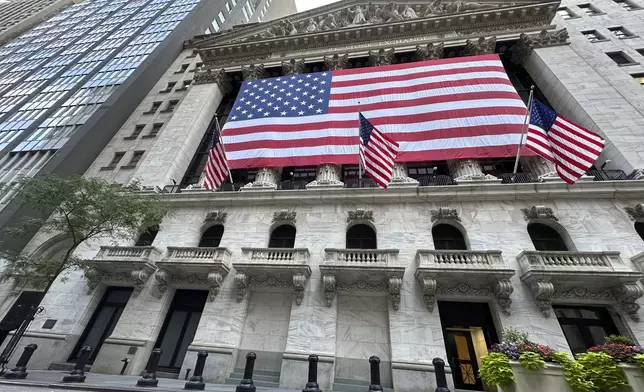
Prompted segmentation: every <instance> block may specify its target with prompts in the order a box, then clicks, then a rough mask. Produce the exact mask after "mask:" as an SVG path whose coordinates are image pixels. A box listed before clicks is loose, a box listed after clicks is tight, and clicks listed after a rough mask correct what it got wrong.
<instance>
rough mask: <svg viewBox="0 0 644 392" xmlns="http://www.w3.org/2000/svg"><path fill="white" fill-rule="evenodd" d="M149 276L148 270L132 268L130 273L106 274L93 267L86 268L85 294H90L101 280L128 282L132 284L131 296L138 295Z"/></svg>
mask: <svg viewBox="0 0 644 392" xmlns="http://www.w3.org/2000/svg"><path fill="white" fill-rule="evenodd" d="M149 278H150V272H149V271H147V270H134V271H132V272H130V273H126V272H119V273H115V274H108V273H106V272H103V271H99V270H97V269H95V268H88V269H87V270H86V271H85V279H87V288H88V290H87V294H90V293H91V292H92V291H94V289H95V288H96V287H97V286H98V285H99V283H101V282H110V283H111V282H118V283H128V284H132V285H133V286H134V291H133V292H132V295H133V296H135V297H136V296H138V295H139V294H141V292H142V291H143V288H144V287H145V283H146V282H147V281H148V279H149Z"/></svg>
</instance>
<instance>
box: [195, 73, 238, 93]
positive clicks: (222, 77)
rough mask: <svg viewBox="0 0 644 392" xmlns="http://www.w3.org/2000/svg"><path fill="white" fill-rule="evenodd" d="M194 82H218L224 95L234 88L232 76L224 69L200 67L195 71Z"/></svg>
mask: <svg viewBox="0 0 644 392" xmlns="http://www.w3.org/2000/svg"><path fill="white" fill-rule="evenodd" d="M194 82H195V84H208V83H217V84H218V85H219V89H220V90H221V93H222V94H224V95H226V94H227V93H229V92H230V91H231V90H232V83H231V81H230V78H229V77H228V75H227V74H226V71H225V70H223V69H220V70H219V71H213V70H212V69H211V68H208V69H205V70H204V69H200V70H198V71H197V72H196V73H195V76H194Z"/></svg>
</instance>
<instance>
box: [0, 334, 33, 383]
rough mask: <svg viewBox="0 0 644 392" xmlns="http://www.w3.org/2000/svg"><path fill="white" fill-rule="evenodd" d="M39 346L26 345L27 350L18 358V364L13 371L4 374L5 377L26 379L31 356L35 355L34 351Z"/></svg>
mask: <svg viewBox="0 0 644 392" xmlns="http://www.w3.org/2000/svg"><path fill="white" fill-rule="evenodd" d="M37 348H38V346H37V345H35V344H33V343H32V344H28V345H27V347H25V350H24V351H23V352H22V355H21V356H20V358H19V359H18V362H17V363H16V366H15V367H14V368H13V369H11V371H10V372H9V373H7V374H5V375H4V378H11V379H20V380H22V379H25V378H27V363H28V362H29V360H30V359H31V356H32V355H34V351H36V349H37Z"/></svg>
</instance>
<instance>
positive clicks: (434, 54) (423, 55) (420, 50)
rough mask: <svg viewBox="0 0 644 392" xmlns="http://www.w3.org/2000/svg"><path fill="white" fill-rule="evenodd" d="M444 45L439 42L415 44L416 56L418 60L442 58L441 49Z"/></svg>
mask: <svg viewBox="0 0 644 392" xmlns="http://www.w3.org/2000/svg"><path fill="white" fill-rule="evenodd" d="M444 48H445V45H444V44H443V43H442V42H441V43H440V44H437V45H434V44H427V46H420V45H418V46H416V57H417V58H418V60H438V59H442V58H443V51H444Z"/></svg>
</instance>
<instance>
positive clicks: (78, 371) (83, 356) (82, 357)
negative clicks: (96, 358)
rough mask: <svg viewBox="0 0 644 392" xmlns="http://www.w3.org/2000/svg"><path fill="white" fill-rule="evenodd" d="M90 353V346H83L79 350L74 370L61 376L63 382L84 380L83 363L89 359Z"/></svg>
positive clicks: (85, 363)
mask: <svg viewBox="0 0 644 392" xmlns="http://www.w3.org/2000/svg"><path fill="white" fill-rule="evenodd" d="M90 354H92V347H90V346H85V347H83V348H82V349H81V350H80V353H79V354H78V359H77V360H76V366H74V370H72V371H71V372H69V374H68V375H66V376H65V377H63V382H85V378H86V377H87V376H85V365H87V361H89V356H90Z"/></svg>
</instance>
